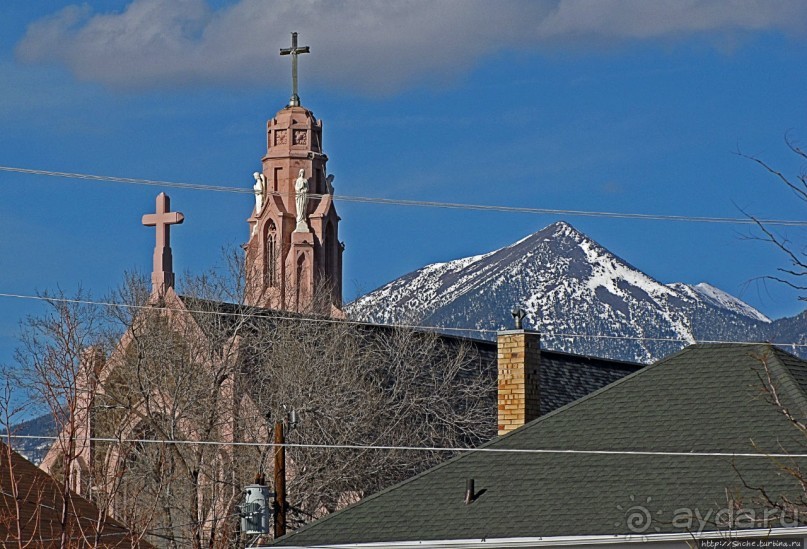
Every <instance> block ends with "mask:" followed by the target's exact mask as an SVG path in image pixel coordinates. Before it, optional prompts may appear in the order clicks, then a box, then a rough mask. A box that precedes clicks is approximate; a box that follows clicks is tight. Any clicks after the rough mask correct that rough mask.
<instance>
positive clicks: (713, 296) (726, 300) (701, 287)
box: [692, 282, 771, 323]
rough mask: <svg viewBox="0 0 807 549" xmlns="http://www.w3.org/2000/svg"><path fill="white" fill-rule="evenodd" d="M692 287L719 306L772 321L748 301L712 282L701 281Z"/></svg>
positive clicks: (758, 318)
mask: <svg viewBox="0 0 807 549" xmlns="http://www.w3.org/2000/svg"><path fill="white" fill-rule="evenodd" d="M692 288H693V289H694V290H695V291H696V292H698V294H700V296H701V297H702V298H703V299H704V300H707V301H710V302H711V303H712V304H713V305H715V306H717V307H723V308H724V309H727V310H729V311H734V312H735V313H737V314H739V315H745V316H750V317H752V318H756V319H757V320H760V321H762V322H767V323H770V322H771V319H770V318H768V317H767V316H765V315H763V314H762V313H760V312H759V311H757V310H756V309H755V308H753V307H752V306H751V305H749V304H748V303H745V302H744V301H740V300H739V299H737V298H736V297H734V296H733V295H730V294H727V293H726V292H724V291H723V290H721V289H720V288H715V287H714V286H712V285H711V284H708V283H706V282H701V283H700V284H696V285H695V286H692Z"/></svg>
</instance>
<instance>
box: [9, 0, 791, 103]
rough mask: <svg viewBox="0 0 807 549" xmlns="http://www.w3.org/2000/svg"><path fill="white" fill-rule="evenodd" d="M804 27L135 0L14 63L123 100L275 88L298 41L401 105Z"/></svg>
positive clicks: (779, 18) (782, 7)
mask: <svg viewBox="0 0 807 549" xmlns="http://www.w3.org/2000/svg"><path fill="white" fill-rule="evenodd" d="M805 27H807V3H805V2H803V0H778V1H777V0H724V1H720V2H715V1H699V0H676V1H673V2H666V1H665V2H661V1H653V0H554V1H550V0H544V1H539V0H533V1H531V0H523V1H522V0H500V1H497V2H491V1H488V0H441V1H439V2H437V1H425V0H409V1H397V2H389V1H386V0H341V1H336V0H277V1H271V2H270V1H268V0H239V1H237V2H234V3H231V4H229V5H227V6H225V7H222V8H219V9H213V8H211V7H210V6H209V5H208V3H207V2H206V0H135V1H133V2H132V3H131V4H129V5H128V6H127V7H126V8H125V9H124V10H123V11H122V12H117V13H101V12H94V11H93V10H92V9H91V8H89V7H86V5H85V6H84V7H78V6H68V7H66V8H64V9H62V10H61V11H59V12H57V13H55V14H53V15H52V16H50V17H47V18H44V19H40V20H38V21H35V22H33V23H32V24H31V25H30V26H29V27H28V29H27V32H26V34H25V36H24V37H23V39H22V40H21V41H20V43H19V44H18V45H17V50H16V53H17V56H18V58H19V59H21V60H23V61H26V62H29V63H58V64H64V65H66V66H67V67H68V68H69V69H70V70H71V71H72V72H73V73H74V74H75V75H76V77H77V78H79V79H81V80H87V81H92V82H100V83H102V84H104V85H107V86H111V87H116V88H124V89H138V88H142V89H145V88H160V87H182V86H193V85H202V86H205V85H222V84H225V85H226V84H231V85H233V86H243V85H265V84H266V83H267V81H268V80H269V79H270V78H272V77H274V78H277V75H278V74H284V75H285V74H286V72H287V71H288V70H289V69H288V60H287V59H283V58H280V57H279V56H278V55H277V52H278V49H279V48H281V47H286V46H288V43H289V31H292V30H295V31H298V32H299V33H300V38H301V41H302V42H301V44H306V45H310V46H311V49H312V53H314V54H315V55H310V56H306V57H305V58H303V60H302V61H301V63H302V66H303V67H304V68H303V69H302V72H301V79H302V81H303V82H304V83H307V84H311V83H316V84H317V85H320V86H336V87H339V88H342V89H348V90H351V91H359V92H363V93H390V92H395V91H398V90H400V89H402V88H405V87H406V86H409V85H412V84H414V83H417V82H420V81H424V80H427V79H428V80H433V79H435V78H437V79H450V78H452V77H454V76H456V75H457V74H461V73H462V72H463V71H465V70H467V69H468V68H469V67H471V66H472V65H473V64H474V63H475V62H476V61H477V60H479V59H480V58H481V57H483V56H486V55H490V54H493V53H496V52H497V51H501V50H504V49H508V48H512V49H522V50H540V48H546V47H550V48H553V49H557V48H564V47H568V46H572V47H578V48H579V47H580V46H581V45H582V46H586V45H591V44H597V43H603V42H605V43H619V42H624V41H637V40H653V39H658V38H664V39H669V38H673V39H675V38H684V37H687V36H691V35H693V34H707V35H709V34H715V35H721V34H722V35H725V34H726V33H732V32H758V31H781V32H786V33H790V34H804V31H805ZM285 85H287V84H286V82H285V80H284V82H282V83H280V82H278V86H279V87H282V86H285Z"/></svg>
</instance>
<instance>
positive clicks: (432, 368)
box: [245, 319, 496, 522]
mask: <svg viewBox="0 0 807 549" xmlns="http://www.w3.org/2000/svg"><path fill="white" fill-rule="evenodd" d="M270 326H271V328H269V329H267V330H266V331H263V332H259V333H258V334H256V336H255V340H254V343H253V341H252V340H250V341H248V342H246V344H247V345H249V348H250V350H251V356H252V358H253V362H252V363H251V364H248V365H247V366H248V370H247V375H246V376H245V379H246V380H249V382H250V392H251V395H252V398H253V400H254V402H255V403H256V406H257V408H258V410H259V411H260V412H261V413H262V414H263V415H265V416H266V417H270V418H272V419H275V420H276V419H282V418H283V417H284V416H285V415H286V412H287V411H288V410H292V409H293V410H295V411H296V412H297V416H298V418H299V424H298V425H297V427H296V428H295V429H293V430H292V431H291V432H290V433H289V437H288V441H289V442H291V443H297V444H301V445H323V446H324V447H320V448H316V447H309V446H292V447H290V448H288V450H287V455H288V457H289V460H290V465H289V467H288V469H289V472H290V477H291V478H290V481H289V485H288V492H289V496H288V497H289V501H290V503H291V505H292V506H293V509H292V510H293V511H295V513H293V514H292V517H293V518H294V520H296V521H297V522H306V521H308V520H310V518H311V517H315V516H320V515H322V514H326V513H329V512H332V511H334V510H336V509H338V508H340V507H343V506H344V505H346V504H348V503H351V502H353V501H356V500H357V499H359V498H361V497H363V496H364V495H366V494H369V493H373V492H376V491H378V490H380V489H383V488H385V487H387V486H389V485H391V484H393V483H395V482H398V481H401V480H404V479H406V478H408V477H410V476H412V475H413V474H416V473H418V472H420V471H422V470H425V469H426V468H428V467H430V466H433V465H434V464H436V463H438V462H439V461H441V460H442V459H445V458H447V457H449V456H450V453H446V452H441V451H436V450H435V451H424V450H390V449H384V450H378V449H370V448H358V447H357V448H351V447H350V446H382V447H390V446H394V447H418V448H446V447H448V448H455V447H467V446H474V445H477V444H479V443H480V442H482V441H484V440H487V439H489V438H491V437H492V436H494V435H495V425H494V422H495V413H496V409H495V403H494V402H495V400H494V391H495V388H494V383H495V379H494V376H495V371H494V370H493V369H491V368H490V364H488V363H485V362H484V361H483V360H482V359H481V357H480V356H479V355H478V353H476V352H475V350H474V348H473V347H472V346H471V345H469V344H468V343H467V342H463V341H459V340H455V339H454V340H448V339H445V338H442V337H441V336H438V335H436V334H433V333H424V332H415V331H412V330H409V329H403V328H383V327H369V326H364V325H355V324H352V323H349V322H345V321H328V322H323V321H320V322H317V321H316V319H299V320H286V321H284V322H278V323H270Z"/></svg>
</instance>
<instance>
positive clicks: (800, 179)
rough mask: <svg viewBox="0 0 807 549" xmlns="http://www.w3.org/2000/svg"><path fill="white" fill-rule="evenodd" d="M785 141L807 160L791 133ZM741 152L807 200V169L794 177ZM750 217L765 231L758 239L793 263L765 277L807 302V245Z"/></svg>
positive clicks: (800, 198)
mask: <svg viewBox="0 0 807 549" xmlns="http://www.w3.org/2000/svg"><path fill="white" fill-rule="evenodd" d="M785 143H786V144H787V146H788V148H789V149H790V150H791V151H792V152H793V153H794V154H795V155H796V156H797V157H798V158H799V159H801V160H802V161H807V151H805V150H804V148H802V147H801V146H800V145H799V144H798V143H797V142H796V141H795V140H793V139H792V138H791V137H790V136H789V135H786V136H785ZM739 154H740V156H743V157H744V158H748V159H749V160H752V161H754V162H756V163H757V164H758V165H760V166H762V168H763V169H764V170H765V171H767V172H768V173H769V174H771V175H773V176H774V177H775V178H776V179H777V180H778V181H779V182H780V183H782V184H784V185H785V186H786V187H787V188H789V189H790V190H791V191H793V194H794V195H795V196H796V197H797V198H798V199H799V200H801V201H802V202H805V203H807V171H804V170H802V171H801V173H799V174H798V175H796V176H795V177H791V176H788V175H785V174H784V173H782V172H781V171H779V170H777V169H776V168H774V167H773V166H771V165H770V164H769V163H767V162H765V161H764V160H762V159H760V158H759V157H757V156H750V155H746V154H742V153H739ZM749 217H750V218H751V219H752V220H753V221H754V222H755V223H756V226H757V228H758V229H759V231H760V233H761V234H760V235H758V236H757V237H756V238H759V239H761V240H764V241H766V242H769V243H770V244H772V245H773V246H775V247H776V248H777V249H779V250H780V251H781V252H782V253H783V254H784V256H785V258H786V259H787V262H788V264H789V266H788V267H780V268H778V269H777V271H778V273H779V274H778V275H767V276H765V277H764V278H765V279H768V280H773V281H775V282H778V283H781V284H784V285H786V286H790V287H791V288H793V289H795V290H797V291H799V292H800V293H801V295H800V297H799V299H800V300H802V301H807V244H805V243H803V242H802V243H799V242H796V241H793V240H792V239H791V238H790V237H788V236H787V235H785V234H782V233H780V232H777V231H775V230H774V229H773V228H771V227H770V226H769V225H768V224H766V223H765V222H764V221H762V220H760V219H759V218H758V217H756V216H754V215H749Z"/></svg>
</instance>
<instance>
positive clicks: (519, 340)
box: [497, 329, 541, 436]
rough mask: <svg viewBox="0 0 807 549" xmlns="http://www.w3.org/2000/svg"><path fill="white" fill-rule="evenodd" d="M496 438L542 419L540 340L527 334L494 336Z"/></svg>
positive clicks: (532, 333)
mask: <svg viewBox="0 0 807 549" xmlns="http://www.w3.org/2000/svg"><path fill="white" fill-rule="evenodd" d="M497 344H498V370H499V375H498V378H499V379H498V381H499V391H498V401H499V402H498V404H499V421H498V425H499V436H501V435H504V434H506V433H509V432H510V431H512V430H513V429H517V428H519V427H521V426H522V425H524V424H525V423H527V422H528V421H532V420H533V419H535V418H537V417H538V416H539V415H541V407H540V386H541V384H540V375H541V338H540V334H539V333H538V332H534V331H530V330H523V329H517V330H506V331H501V332H499V333H498V334H497Z"/></svg>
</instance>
